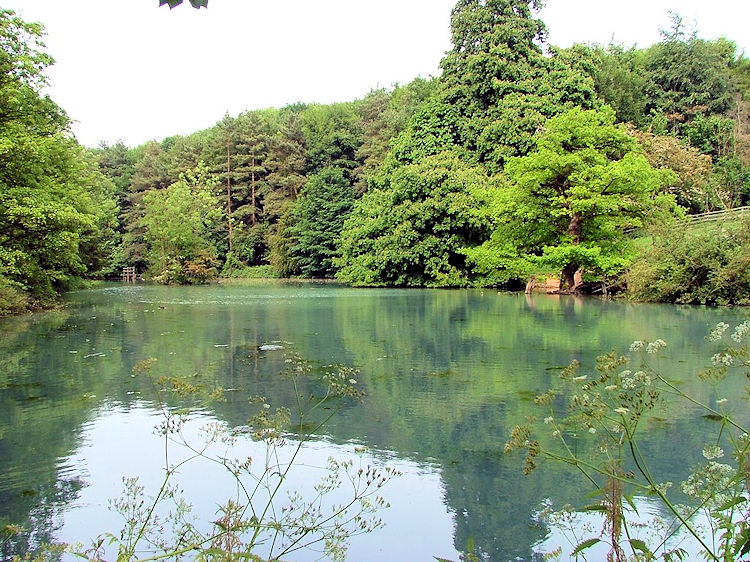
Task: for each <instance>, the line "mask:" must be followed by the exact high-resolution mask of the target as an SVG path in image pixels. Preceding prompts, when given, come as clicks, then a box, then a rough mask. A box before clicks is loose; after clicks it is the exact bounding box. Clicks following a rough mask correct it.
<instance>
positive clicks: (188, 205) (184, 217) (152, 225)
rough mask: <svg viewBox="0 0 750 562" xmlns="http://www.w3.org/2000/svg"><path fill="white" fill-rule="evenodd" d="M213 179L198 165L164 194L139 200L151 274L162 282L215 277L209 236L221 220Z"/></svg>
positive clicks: (155, 193) (159, 192)
mask: <svg viewBox="0 0 750 562" xmlns="http://www.w3.org/2000/svg"><path fill="white" fill-rule="evenodd" d="M215 183H216V179H215V178H212V177H211V176H210V174H209V173H208V170H207V168H206V167H205V166H204V165H203V164H199V165H198V167H197V168H196V169H195V170H189V171H188V172H186V173H185V174H183V175H182V176H181V178H180V179H179V180H178V181H177V182H175V183H173V184H172V185H170V186H169V187H167V188H165V189H158V190H157V189H154V190H151V191H149V192H147V193H146V195H145V196H144V199H143V202H144V214H143V217H142V218H141V226H142V227H143V230H144V240H145V241H146V244H147V248H148V250H147V254H146V255H147V256H148V263H149V270H150V272H151V275H152V276H153V277H154V278H155V279H156V280H158V281H160V282H163V283H196V282H203V281H205V280H206V279H208V278H210V277H213V276H215V275H216V270H215V266H216V264H217V262H216V258H217V252H216V247H215V246H214V245H213V243H212V241H211V232H212V231H213V230H214V229H215V227H216V224H217V223H218V222H219V221H220V220H221V216H222V212H221V208H220V204H219V202H218V201H217V198H216V196H215V195H214V187H215Z"/></svg>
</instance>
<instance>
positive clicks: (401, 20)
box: [0, 0, 750, 146]
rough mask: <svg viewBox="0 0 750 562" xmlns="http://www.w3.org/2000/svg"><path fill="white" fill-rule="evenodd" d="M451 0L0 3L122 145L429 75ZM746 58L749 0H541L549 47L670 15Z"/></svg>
mask: <svg viewBox="0 0 750 562" xmlns="http://www.w3.org/2000/svg"><path fill="white" fill-rule="evenodd" d="M454 4H455V0H209V8H208V9H207V10H205V9H201V10H195V9H193V8H192V7H191V6H190V5H189V4H188V3H187V0H185V5H183V6H180V7H178V8H175V9H174V10H172V11H170V10H169V9H168V8H167V7H166V6H165V7H162V8H159V7H158V0H73V1H66V2H63V1H61V0H0V5H1V6H2V7H3V8H6V9H11V10H14V11H16V12H17V13H18V14H19V15H20V16H21V17H22V18H23V19H25V20H27V21H39V22H41V23H43V24H44V25H45V27H46V29H47V37H46V44H47V47H48V51H49V53H50V54H51V55H52V56H53V57H54V58H55V59H56V60H57V63H56V64H55V65H54V66H53V67H52V68H51V69H50V70H49V72H48V75H49V78H50V82H51V87H50V95H51V96H52V98H53V99H54V100H55V101H56V102H57V103H58V104H60V105H61V106H62V107H63V108H64V109H65V110H66V111H67V112H68V114H69V115H70V116H71V118H73V119H74V120H75V121H76V123H75V124H74V127H73V130H74V132H75V134H76V137H77V138H78V140H79V142H81V143H83V144H85V145H87V146H96V145H97V144H98V143H99V141H101V140H105V141H108V142H114V141H116V140H118V139H121V140H123V141H124V142H125V143H126V144H127V145H129V146H135V145H137V144H141V143H143V142H145V141H147V140H149V139H157V140H161V139H163V138H164V137H167V136H169V135H174V134H188V133H191V132H194V131H197V130H200V129H204V128H207V127H210V126H212V125H213V124H214V123H216V122H217V121H218V120H220V119H221V118H222V117H223V115H224V114H225V113H226V112H229V114H230V115H237V114H238V113H240V112H242V111H245V110H248V109H258V108H264V107H282V106H284V105H286V104H289V103H293V102H296V101H302V102H308V103H309V102H320V103H331V102H334V101H348V100H353V99H356V98H360V97H362V96H364V95H365V94H366V93H367V92H368V91H369V90H371V89H373V88H378V87H388V86H391V85H392V84H394V83H397V82H398V83H406V82H409V81H411V80H412V79H413V78H415V77H416V76H424V77H427V76H430V75H437V74H438V73H439V68H438V64H439V62H440V59H441V58H442V56H443V54H444V53H445V51H446V50H448V49H449V48H450V11H451V8H452V7H453V5H454ZM669 10H673V11H677V12H678V13H680V14H681V15H682V16H683V18H684V19H685V21H686V22H688V23H696V24H697V25H696V26H697V29H698V31H699V35H700V36H701V37H705V38H715V37H718V36H722V35H723V36H726V37H728V38H729V39H732V40H734V41H735V42H736V43H737V44H738V45H739V47H740V48H741V49H744V51H745V53H746V54H748V56H750V37H749V34H748V33H747V25H748V22H750V0H713V1H712V2H706V1H705V0H629V1H627V2H626V1H623V0H547V1H546V8H545V9H544V10H543V11H542V12H541V14H540V17H541V18H542V19H543V20H544V21H545V23H546V24H547V27H548V29H549V32H550V36H549V39H550V43H552V44H554V45H559V46H563V47H565V46H569V45H570V44H572V43H573V42H576V41H578V42H596V43H604V44H606V43H609V41H610V40H611V39H613V38H614V40H615V42H618V43H622V44H624V45H626V46H631V45H634V44H636V45H637V46H639V47H646V46H648V45H650V44H652V43H655V42H657V41H659V29H661V28H668V27H669V23H670V20H669V17H668V11H669Z"/></svg>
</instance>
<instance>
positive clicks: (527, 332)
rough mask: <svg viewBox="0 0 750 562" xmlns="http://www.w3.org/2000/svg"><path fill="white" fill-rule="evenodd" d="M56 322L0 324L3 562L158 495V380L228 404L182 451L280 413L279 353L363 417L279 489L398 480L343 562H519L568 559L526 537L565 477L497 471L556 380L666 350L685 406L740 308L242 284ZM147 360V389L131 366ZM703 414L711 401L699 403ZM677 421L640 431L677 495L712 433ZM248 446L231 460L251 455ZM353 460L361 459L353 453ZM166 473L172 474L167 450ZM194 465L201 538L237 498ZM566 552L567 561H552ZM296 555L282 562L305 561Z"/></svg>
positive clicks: (327, 436) (312, 453)
mask: <svg viewBox="0 0 750 562" xmlns="http://www.w3.org/2000/svg"><path fill="white" fill-rule="evenodd" d="M66 304H67V306H66V308H65V309H64V310H61V311H55V312H49V313H44V314H37V315H34V316H30V317H24V318H13V319H6V320H2V321H0V331H1V333H2V339H1V340H0V526H1V525H6V524H18V525H22V526H24V527H25V529H26V532H25V533H23V534H22V535H21V536H19V537H17V538H16V539H15V540H13V541H8V542H5V543H3V547H2V548H3V551H2V552H0V556H2V557H8V556H10V555H11V554H13V553H20V552H22V551H23V550H24V549H26V548H29V546H30V545H31V546H33V545H36V544H38V543H40V542H43V541H45V540H57V541H64V542H67V543H75V542H82V543H84V544H88V543H89V542H90V540H91V539H93V538H94V537H96V536H98V535H101V534H102V533H105V532H113V533H118V532H119V529H120V528H121V527H122V519H121V518H120V516H119V515H118V514H117V513H115V512H113V511H112V510H111V509H110V508H109V505H110V500H112V499H113V498H117V497H118V496H120V495H121V494H122V491H123V478H124V477H133V476H139V477H140V482H141V484H142V485H144V487H145V493H146V494H154V493H156V489H158V486H159V484H160V481H161V480H160V478H161V475H162V471H163V467H164V465H165V462H174V458H175V457H173V458H172V459H171V461H165V450H164V440H163V438H161V437H160V436H159V435H157V433H156V432H155V430H154V428H155V426H156V425H158V424H159V423H160V421H161V420H162V419H163V417H162V412H163V408H164V404H165V403H169V405H170V406H171V407H179V406H195V402H194V399H192V398H186V399H185V401H186V402H187V403H185V404H182V403H181V400H180V398H179V397H177V396H169V397H165V396H164V394H163V393H159V392H158V391H157V390H156V388H155V384H154V380H155V379H156V378H158V377H160V376H171V375H174V374H178V375H180V376H187V375H192V374H195V376H196V380H201V381H208V383H207V384H208V385H209V386H211V387H220V388H223V389H224V400H223V401H214V402H210V403H208V405H202V406H201V407H200V408H199V409H197V410H193V413H192V415H191V417H190V418H189V421H188V422H187V424H186V426H185V428H184V432H185V434H186V435H187V438H188V439H189V440H193V439H194V440H199V439H200V438H201V437H200V428H201V427H202V426H204V425H205V424H207V423H214V424H221V425H222V426H223V427H225V428H228V429H230V430H231V429H232V428H241V427H243V426H244V425H245V424H246V422H247V419H248V417H249V414H248V411H249V406H248V397H249V396H255V395H263V396H265V397H266V398H267V400H268V402H269V403H273V404H274V405H276V404H280V405H281V404H285V403H286V402H288V401H289V400H290V398H291V396H293V394H294V393H293V392H292V391H291V390H290V388H289V381H288V379H286V378H284V377H280V376H278V373H279V372H280V371H282V370H283V369H284V368H285V363H286V362H287V360H288V358H289V356H290V355H291V354H293V355H295V356H297V357H299V358H301V360H303V361H304V362H306V364H308V365H310V366H312V368H313V369H316V368H322V367H323V366H326V365H331V364H338V365H343V366H347V367H351V368H353V369H356V370H357V371H358V373H357V374H356V378H357V387H358V388H360V389H361V390H363V391H364V393H365V398H364V400H363V401H362V402H361V403H359V404H352V405H347V406H346V407H345V408H344V409H343V410H341V411H340V412H338V413H337V414H336V415H335V416H334V417H333V418H332V419H331V420H330V422H328V423H327V424H326V425H325V427H324V429H323V431H322V432H321V433H320V434H319V435H316V438H315V440H313V441H312V442H310V443H308V444H307V445H306V446H305V447H304V448H303V450H302V452H301V453H300V457H299V458H298V459H297V461H296V464H298V465H299V470H297V469H296V468H295V471H294V472H293V473H291V475H290V479H289V485H290V486H291V487H292V488H293V489H297V490H302V491H304V490H306V489H309V488H310V486H311V482H312V481H314V480H315V479H316V478H317V477H318V476H319V474H317V473H318V472H320V467H324V466H325V465H326V462H327V459H328V458H329V457H334V458H336V459H339V460H348V459H353V460H355V462H364V463H366V464H369V465H372V466H376V467H385V466H389V467H392V468H394V469H397V470H399V471H400V472H401V473H402V475H401V476H400V477H398V478H395V479H393V480H392V481H390V482H389V483H388V484H387V485H386V486H385V488H384V489H383V495H384V496H385V498H386V500H387V501H389V502H390V504H391V507H390V508H389V509H387V510H385V511H383V512H382V513H381V516H382V518H383V520H384V522H385V524H386V525H385V528H383V529H380V530H377V531H375V532H374V533H372V534H368V535H363V536H361V537H355V538H354V539H353V540H352V542H351V545H350V549H349V553H348V554H349V556H348V558H349V559H350V560H373V559H378V560H432V559H434V558H433V557H442V558H447V559H452V560H457V559H458V558H459V555H460V553H461V552H465V551H466V550H467V548H473V551H474V552H475V553H476V554H478V555H480V556H481V557H482V558H483V559H487V560H501V561H504V560H532V559H534V553H535V552H538V551H539V550H540V549H542V548H548V547H551V546H554V545H552V544H551V541H552V542H554V541H557V540H560V541H563V539H559V538H558V537H557V536H556V535H555V534H552V533H551V531H550V530H549V529H547V528H545V527H544V526H543V525H540V524H538V523H536V522H535V521H534V516H535V514H536V513H537V512H538V511H539V509H540V507H541V505H542V503H543V502H551V503H552V504H554V505H556V506H558V507H559V506H561V505H563V504H565V503H567V502H579V503H580V501H581V496H582V495H583V493H584V492H585V491H586V490H585V489H584V488H582V482H581V480H580V479H579V478H577V477H576V475H574V474H571V473H569V472H565V471H564V470H562V469H561V468H560V467H554V466H552V465H550V466H549V468H548V469H547V470H546V471H545V472H543V473H542V471H537V472H535V473H534V474H532V475H531V476H529V477H525V476H523V474H522V471H521V466H522V459H521V458H519V457H518V456H509V455H505V454H504V453H503V446H504V443H505V441H506V440H507V438H508V433H509V430H510V428H512V426H513V425H515V424H516V423H520V422H522V421H523V418H524V416H525V415H526V414H527V413H530V412H531V410H532V407H533V406H532V400H531V398H532V397H533V395H534V394H535V393H538V392H542V391H544V390H546V389H547V388H548V387H549V386H550V384H551V381H552V380H553V379H554V378H555V377H556V376H557V373H558V372H559V368H560V367H562V366H565V365H567V364H569V363H570V362H571V360H573V359H578V360H580V361H581V362H582V363H583V364H588V365H591V364H592V363H593V361H594V358H595V357H596V356H597V355H599V354H601V353H604V352H606V351H609V350H611V349H613V348H616V349H618V350H620V351H623V352H624V351H625V350H627V348H628V346H629V344H630V343H631V342H632V341H634V340H654V339H656V338H661V339H664V340H666V341H667V343H668V347H667V349H666V351H665V352H664V353H663V355H662V356H661V357H660V358H659V359H658V361H659V362H660V363H659V365H658V367H659V368H660V369H662V370H663V371H665V372H666V373H668V374H669V375H670V376H671V377H672V378H673V379H674V380H675V381H677V382H678V383H680V384H682V385H683V386H684V387H685V388H686V389H687V390H689V391H692V392H694V393H697V394H699V395H700V394H701V393H704V394H705V393H706V392H708V391H706V390H704V389H702V388H701V387H700V386H698V385H697V384H696V383H695V381H694V378H693V374H694V373H695V372H696V371H697V370H698V369H699V368H700V367H701V366H703V365H704V364H705V362H706V357H710V355H711V350H710V348H709V344H708V343H707V342H706V341H705V339H704V336H705V335H706V333H707V332H708V331H709V330H710V329H711V327H713V326H714V325H715V324H716V323H717V322H719V321H725V322H728V323H730V324H734V323H736V322H739V321H742V320H744V319H745V318H747V315H748V311H746V310H741V309H711V308H703V307H677V306H666V305H635V304H628V303H622V302H604V301H599V300H595V299H580V298H572V297H555V296H541V295H540V296H533V297H532V296H526V295H518V294H498V293H497V292H495V291H489V290H488V291H479V290H476V291H474V290H462V291H440V290H368V289H351V288H347V287H341V286H337V285H331V284H315V283H305V284H297V283H289V282H257V283H247V284H242V285H212V286H207V287H155V286H140V285H139V286H133V285H130V286H127V285H115V284H112V285H103V286H101V287H99V288H96V289H91V290H86V291H80V292H75V293H72V294H70V295H68V297H67V303H66ZM149 358H153V359H156V361H154V362H153V366H152V369H151V371H150V372H149V374H148V375H147V376H144V375H143V374H137V372H136V371H134V370H133V369H134V367H136V366H137V365H139V364H140V363H141V362H142V361H143V360H145V359H149ZM701 398H704V399H706V400H711V399H714V400H715V398H716V397H713V398H712V397H711V396H708V395H706V396H701ZM699 414H700V413H699V412H696V411H694V410H692V409H690V408H685V409H683V410H678V411H676V412H675V411H672V412H671V413H670V418H669V421H668V422H665V423H663V424H661V425H659V426H656V427H653V428H652V431H650V432H649V434H648V435H647V436H646V437H645V439H646V443H645V444H644V447H645V448H646V449H647V450H648V451H649V452H652V453H653V452H656V453H657V454H655V455H653V457H654V465H653V466H654V470H655V471H656V472H657V473H658V474H659V475H661V476H664V478H663V479H664V480H666V479H669V480H673V481H675V482H679V481H680V480H681V479H682V478H684V477H685V476H686V475H687V473H688V471H689V469H690V467H691V466H692V465H693V464H695V463H696V462H698V460H699V459H698V458H697V457H696V455H698V456H699V455H700V450H701V447H702V440H703V439H704V438H705V434H704V433H702V432H703V431H704V430H706V431H709V430H710V428H707V427H706V425H707V424H708V423H709V422H707V421H705V420H703V418H701V417H700V415H699ZM258 446H259V445H258V444H257V443H254V442H252V441H251V440H250V439H249V438H240V439H239V440H238V441H237V442H236V443H235V444H234V445H233V446H232V447H233V449H235V450H233V451H232V454H235V453H236V456H237V457H238V458H239V457H243V458H244V457H245V456H253V457H257V456H259V455H261V456H262V455H263V454H264V453H263V451H260V450H258V449H257V447H258ZM363 449H364V452H362V450H363ZM171 454H172V455H175V456H177V457H178V456H179V455H180V450H179V447H178V446H173V448H172V451H171ZM212 470H214V468H213V467H211V466H208V465H207V464H206V463H201V462H195V463H192V464H191V463H188V464H187V465H185V467H184V468H182V469H181V470H180V474H179V484H180V486H181V487H182V488H184V490H185V497H186V499H187V500H188V501H189V502H190V503H191V504H192V505H193V512H194V513H195V514H196V515H197V516H198V517H199V519H201V520H203V521H212V520H214V519H216V518H217V515H216V510H217V505H218V504H219V503H221V502H223V501H225V500H226V499H227V498H229V497H231V496H232V490H231V488H232V483H231V482H228V481H225V480H223V479H222V477H221V476H215V475H214V474H213V473H212V472H211V471H212ZM560 544H562V546H563V547H564V548H566V549H567V551H568V552H569V551H570V550H571V547H570V546H569V545H567V544H564V543H563V542H561V543H560ZM318 556H319V555H318V554H317V553H315V552H296V553H294V554H293V555H291V556H290V557H289V559H293V560H308V559H316V558H317V557H318Z"/></svg>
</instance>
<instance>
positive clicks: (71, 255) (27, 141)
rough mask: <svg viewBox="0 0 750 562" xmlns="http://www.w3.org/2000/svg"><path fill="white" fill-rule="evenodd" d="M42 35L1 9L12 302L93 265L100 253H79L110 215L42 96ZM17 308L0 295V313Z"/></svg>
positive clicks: (5, 275)
mask: <svg viewBox="0 0 750 562" xmlns="http://www.w3.org/2000/svg"><path fill="white" fill-rule="evenodd" d="M42 33H43V28H42V26H41V25H39V24H33V23H27V22H24V21H23V20H21V19H20V18H18V17H16V16H15V14H14V13H13V12H11V11H8V10H0V293H3V294H4V295H6V296H7V295H14V296H15V297H17V298H15V300H16V302H18V301H19V299H22V296H23V294H24V293H25V294H27V295H29V296H30V297H31V298H32V299H33V300H36V301H48V300H51V299H53V298H54V297H55V296H56V295H57V294H58V292H59V291H61V290H64V289H66V288H67V287H69V286H70V284H71V283H73V282H75V280H76V279H77V278H78V277H80V276H81V275H83V274H84V273H86V272H87V266H90V267H93V268H97V267H98V263H99V260H98V258H97V259H95V260H89V259H88V258H87V257H86V256H85V255H84V251H86V249H88V251H96V248H95V246H96V244H95V240H97V236H96V230H97V229H98V227H99V225H100V224H101V223H102V222H103V221H104V222H106V221H107V220H108V219H107V218H105V217H103V216H102V215H101V213H100V211H101V212H104V208H106V207H108V206H109V204H108V203H107V202H105V199H106V198H107V196H108V195H109V193H107V192H108V187H107V186H104V185H103V184H102V182H101V181H100V180H102V179H103V178H102V177H101V176H96V177H95V175H94V172H95V165H94V164H93V163H90V162H89V161H87V160H86V159H84V157H83V151H82V149H81V147H79V146H78V145H77V143H76V142H75V140H74V139H73V138H72V135H71V134H70V133H69V131H68V118H67V116H66V115H65V113H64V111H63V110H62V109H61V108H60V107H58V106H57V105H56V104H55V103H54V102H53V101H52V100H51V99H49V98H48V97H47V96H44V95H42V93H41V91H42V88H43V86H44V85H45V83H46V78H45V76H44V71H45V69H46V68H47V67H48V66H49V65H50V64H52V59H51V58H50V57H49V56H48V55H47V54H46V53H45V52H44V45H43V43H42V41H41V37H42ZM95 190H99V191H98V193H97V196H100V197H101V199H100V200H99V202H100V203H101V204H102V206H101V207H100V209H98V210H97V208H96V207H95V205H94V201H93V199H92V193H93V192H94V191H95ZM84 240H85V241H86V244H83V242H84ZM9 298H10V297H9ZM3 303H5V304H3ZM15 308H17V306H16V305H13V303H12V302H9V300H8V299H6V298H4V297H3V296H2V295H0V313H2V312H4V310H3V309H6V310H10V309H15Z"/></svg>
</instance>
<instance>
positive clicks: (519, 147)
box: [440, 0, 596, 171]
mask: <svg viewBox="0 0 750 562" xmlns="http://www.w3.org/2000/svg"><path fill="white" fill-rule="evenodd" d="M539 4H540V3H539V2H537V1H536V0H459V1H458V2H457V3H456V6H455V7H454V8H453V12H452V17H451V31H452V42H453V48H452V49H451V50H450V51H449V52H448V53H447V55H446V56H445V58H444V59H443V61H442V62H441V67H442V69H443V74H442V76H441V78H440V80H441V86H442V88H441V101H442V102H443V103H445V104H447V105H448V106H450V107H451V109H452V111H453V112H455V113H456V114H457V115H459V116H460V118H459V120H458V121H457V125H456V126H457V132H458V142H459V144H460V145H461V146H462V147H464V148H466V149H468V150H470V151H471V152H473V153H474V154H475V156H476V159H477V160H478V161H479V162H484V163H486V164H487V165H488V166H489V168H490V170H491V171H499V169H500V168H501V167H502V165H503V163H504V161H505V159H506V158H509V157H513V156H519V155H523V154H526V153H527V152H528V151H529V150H530V149H531V148H532V147H533V145H534V141H533V139H532V137H533V135H534V133H535V132H536V131H537V129H538V128H539V126H540V125H541V124H542V123H543V122H544V120H545V119H547V118H548V117H551V116H553V115H556V114H558V113H560V112H562V111H564V110H566V109H569V108H571V107H573V106H581V107H584V108H590V107H593V106H594V105H595V104H596V95H595V92H594V87H593V82H592V80H591V77H590V76H589V75H587V74H586V73H584V72H581V71H580V70H579V69H577V68H575V66H574V65H571V64H570V61H569V60H566V59H564V58H561V57H560V56H559V54H558V53H557V52H555V51H552V52H549V53H545V52H544V49H543V45H544V41H545V39H546V28H545V26H544V23H543V22H542V21H541V20H539V19H536V18H535V17H534V11H535V10H536V9H538V8H539Z"/></svg>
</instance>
